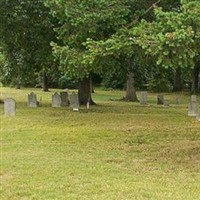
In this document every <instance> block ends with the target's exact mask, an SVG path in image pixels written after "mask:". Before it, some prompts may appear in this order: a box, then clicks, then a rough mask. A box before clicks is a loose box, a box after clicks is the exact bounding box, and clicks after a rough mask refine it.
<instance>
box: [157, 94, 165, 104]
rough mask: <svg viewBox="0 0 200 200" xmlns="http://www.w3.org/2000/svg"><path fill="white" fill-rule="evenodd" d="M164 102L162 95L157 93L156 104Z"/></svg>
mask: <svg viewBox="0 0 200 200" xmlns="http://www.w3.org/2000/svg"><path fill="white" fill-rule="evenodd" d="M163 104H164V96H163V95H161V94H159V95H158V96H157V105H163Z"/></svg>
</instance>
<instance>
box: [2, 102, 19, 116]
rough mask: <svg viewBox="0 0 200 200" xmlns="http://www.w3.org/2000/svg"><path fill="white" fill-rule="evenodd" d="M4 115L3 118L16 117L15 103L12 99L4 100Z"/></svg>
mask: <svg viewBox="0 0 200 200" xmlns="http://www.w3.org/2000/svg"><path fill="white" fill-rule="evenodd" d="M4 113H5V116H15V115H16V102H15V100H14V99H11V98H7V99H5V100H4Z"/></svg>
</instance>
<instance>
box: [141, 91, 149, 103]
mask: <svg viewBox="0 0 200 200" xmlns="http://www.w3.org/2000/svg"><path fill="white" fill-rule="evenodd" d="M140 104H147V92H146V91H142V92H141V93H140Z"/></svg>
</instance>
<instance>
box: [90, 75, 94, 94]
mask: <svg viewBox="0 0 200 200" xmlns="http://www.w3.org/2000/svg"><path fill="white" fill-rule="evenodd" d="M90 92H91V93H94V87H93V82H92V75H90Z"/></svg>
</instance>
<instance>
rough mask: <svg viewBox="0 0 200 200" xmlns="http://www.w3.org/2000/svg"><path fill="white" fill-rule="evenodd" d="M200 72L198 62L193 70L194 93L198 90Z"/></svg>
mask: <svg viewBox="0 0 200 200" xmlns="http://www.w3.org/2000/svg"><path fill="white" fill-rule="evenodd" d="M199 72H200V62H197V63H196V65H195V66H194V68H193V71H192V89H191V92H192V93H193V94H195V93H197V92H198V82H199Z"/></svg>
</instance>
